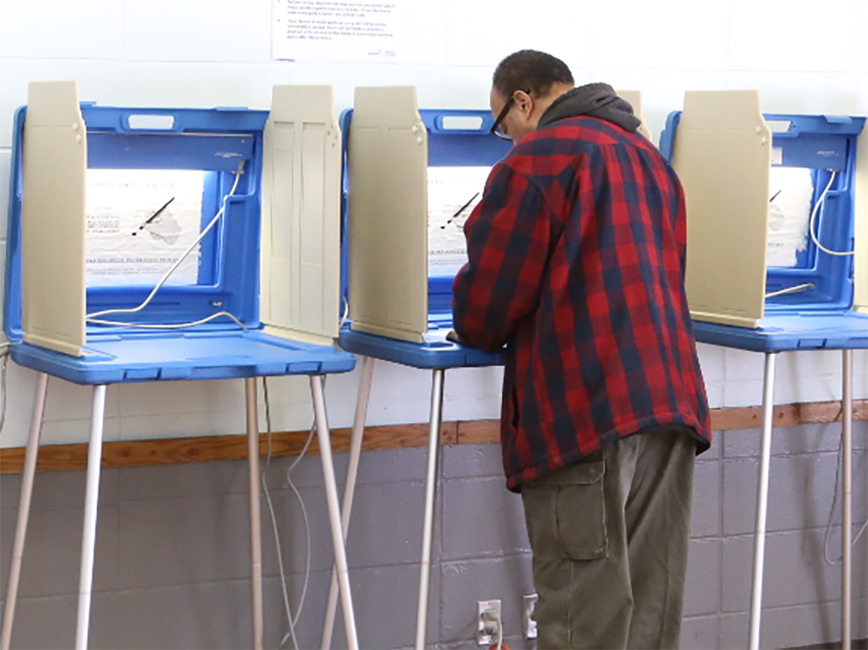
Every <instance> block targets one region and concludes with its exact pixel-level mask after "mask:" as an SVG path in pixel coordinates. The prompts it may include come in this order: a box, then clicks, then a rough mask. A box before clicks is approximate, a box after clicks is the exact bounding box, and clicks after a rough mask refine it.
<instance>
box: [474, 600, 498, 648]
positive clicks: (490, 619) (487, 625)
mask: <svg viewBox="0 0 868 650" xmlns="http://www.w3.org/2000/svg"><path fill="white" fill-rule="evenodd" d="M498 625H503V619H501V618H500V601H499V600H477V601H476V643H478V644H479V645H491V644H492V643H495V642H496V641H497V626H498Z"/></svg>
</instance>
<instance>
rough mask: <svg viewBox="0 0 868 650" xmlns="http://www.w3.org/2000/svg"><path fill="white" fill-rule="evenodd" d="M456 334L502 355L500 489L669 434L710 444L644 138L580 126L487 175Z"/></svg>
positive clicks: (676, 250) (676, 239) (674, 217)
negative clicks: (643, 437)
mask: <svg viewBox="0 0 868 650" xmlns="http://www.w3.org/2000/svg"><path fill="white" fill-rule="evenodd" d="M464 232H465V235H466V237H467V248H468V257H469V260H470V261H469V263H468V264H467V265H465V266H464V268H463V269H462V270H461V271H460V272H459V273H458V276H457V277H456V278H455V284H454V287H453V291H454V299H453V312H454V327H455V330H456V332H457V333H458V334H459V335H460V336H462V337H463V338H464V339H465V340H466V341H468V342H469V343H470V344H471V345H474V346H477V347H479V348H482V349H484V350H489V351H493V350H497V349H499V348H501V347H502V346H503V345H504V344H506V345H507V350H506V359H507V360H506V369H505V373H504V383H503V405H502V411H501V430H502V436H501V438H502V445H503V463H504V468H505V470H506V476H507V486H508V487H509V488H510V489H511V490H519V489H520V485H521V483H522V482H524V481H528V480H531V479H534V478H538V477H540V476H542V475H543V474H546V473H548V472H551V471H554V470H556V469H558V468H560V467H562V466H564V465H566V464H569V463H573V462H575V461H577V460H579V459H581V458H582V457H583V456H585V455H587V454H590V453H592V452H594V451H596V450H598V449H599V448H600V447H602V446H604V445H607V444H611V443H614V442H615V441H617V440H619V439H621V438H623V437H625V436H629V435H631V434H634V433H637V432H640V431H642V430H644V429H648V428H652V427H656V426H663V425H669V424H681V425H686V426H687V427H689V428H691V429H692V430H693V431H695V432H696V437H697V443H698V446H699V450H700V451H703V450H704V449H706V448H707V447H708V445H709V443H710V439H711V428H710V422H709V411H708V404H707V401H706V396H705V387H704V385H703V382H702V375H701V372H700V368H699V360H698V358H697V354H696V344H695V339H694V334H693V326H692V324H691V321H690V314H689V311H688V307H687V299H686V296H685V293H684V264H685V243H686V223H685V208H684V195H683V191H682V189H681V184H680V182H679V181H678V178H677V176H676V175H675V172H674V171H673V170H672V168H671V167H670V166H669V165H668V163H667V162H666V161H665V160H664V159H663V158H662V156H661V155H660V153H659V152H658V151H657V149H656V148H655V147H654V146H653V145H652V144H651V143H649V142H648V140H646V139H645V138H643V137H642V136H641V135H638V134H635V133H630V132H628V131H626V130H624V129H622V128H620V127H619V126H616V125H614V124H612V123H610V122H607V121H603V120H601V119H597V118H593V117H588V116H579V117H569V118H566V119H561V120H558V121H556V122H554V123H552V124H550V125H549V126H546V127H545V128H541V129H538V130H537V131H534V132H533V133H531V134H530V135H528V136H527V137H525V138H524V139H522V141H521V142H520V143H519V144H517V145H516V146H515V147H514V148H513V149H512V151H511V152H510V154H509V155H508V156H507V157H506V158H505V159H504V160H502V161H501V162H500V163H498V164H497V165H495V167H494V168H493V169H492V171H491V174H490V176H489V178H488V182H487V183H486V188H485V192H484V195H483V200H482V202H481V203H480V204H479V205H478V206H477V207H476V209H475V210H474V211H473V213H472V214H471V216H470V217H469V219H468V220H467V223H466V225H465V229H464Z"/></svg>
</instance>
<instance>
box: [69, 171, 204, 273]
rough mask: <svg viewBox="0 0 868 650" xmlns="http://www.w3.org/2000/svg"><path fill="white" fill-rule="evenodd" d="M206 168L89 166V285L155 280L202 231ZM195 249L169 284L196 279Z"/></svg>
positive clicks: (86, 223)
mask: <svg viewBox="0 0 868 650" xmlns="http://www.w3.org/2000/svg"><path fill="white" fill-rule="evenodd" d="M204 175H205V173H204V172H203V171H201V170H176V169H157V170H154V169H88V170H87V200H86V207H85V212H86V215H87V216H86V220H85V228H86V230H85V249H86V264H85V269H86V271H85V272H86V276H87V285H88V286H91V287H93V286H128V285H143V284H144V285H148V284H156V283H157V282H159V281H160V279H161V278H162V277H163V274H164V273H165V272H166V271H167V270H168V269H169V267H170V266H172V264H173V263H174V262H175V261H176V260H177V259H178V258H179V257H181V255H182V254H183V253H184V251H185V250H186V249H187V248H188V247H189V246H190V245H191V244H192V243H193V242H194V241H195V240H196V237H198V236H199V227H200V224H201V221H202V192H203V187H204ZM196 253H197V251H193V252H192V253H191V254H190V255H188V256H187V257H186V259H184V261H183V262H182V263H181V264H180V266H178V268H177V269H176V270H175V272H174V273H173V274H172V275H171V276H170V278H169V280H168V281H167V284H176V285H177V284H196V283H197V281H198V277H199V256H198V255H197V254H196Z"/></svg>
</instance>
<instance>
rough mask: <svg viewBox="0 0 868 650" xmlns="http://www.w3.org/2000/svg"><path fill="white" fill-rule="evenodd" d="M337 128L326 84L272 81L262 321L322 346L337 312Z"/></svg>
mask: <svg viewBox="0 0 868 650" xmlns="http://www.w3.org/2000/svg"><path fill="white" fill-rule="evenodd" d="M340 179H341V133H340V128H339V127H338V124H337V120H336V119H335V114H334V100H333V91H332V87H331V86H275V87H274V89H273V94H272V102H271V113H270V115H269V118H268V122H267V124H266V126H265V134H264V155H263V177H262V190H263V199H262V243H261V258H262V270H261V276H260V283H261V286H260V305H261V307H260V309H261V320H262V322H263V323H265V324H266V326H267V328H268V330H269V331H270V332H271V333H274V334H279V335H282V336H289V337H292V338H296V339H302V340H308V341H311V342H318V343H326V342H329V343H330V342H331V340H332V339H334V338H336V337H337V335H338V324H339V320H340V317H339V311H340V304H339V303H340V195H341V194H340Z"/></svg>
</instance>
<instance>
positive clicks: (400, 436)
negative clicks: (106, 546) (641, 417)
mask: <svg viewBox="0 0 868 650" xmlns="http://www.w3.org/2000/svg"><path fill="white" fill-rule="evenodd" d="M840 420H841V404H840V402H813V403H809V404H787V405H782V406H777V407H775V411H774V425H775V426H776V427H788V426H794V425H797V424H823V423H830V422H838V421H840ZM853 420H854V421H856V420H868V400H858V401H856V402H854V403H853ZM761 422H762V408H761V407H759V406H750V407H746V408H728V409H714V410H713V411H712V413H711V425H712V428H713V429H714V430H715V431H722V430H726V429H758V428H760V426H761ZM350 434H351V430H350V429H333V430H332V432H331V438H332V448H333V450H334V451H338V452H341V451H349V448H350ZM308 435H309V432H308V431H287V432H280V433H274V434H272V437H271V453H272V456H274V457H282V456H297V455H298V454H299V453H300V452H301V450H302V448H303V447H304V444H305V442H306V441H307V437H308ZM499 440H500V424H499V422H498V421H497V420H476V421H468V422H444V423H443V426H442V427H441V430H440V442H441V444H443V445H456V444H457V445H461V444H481V443H493V442H498V441H499ZM427 444H428V425H427V424H398V425H391V426H382V427H368V428H367V429H366V430H365V438H364V443H363V445H362V449H364V450H371V449H408V448H411V447H424V446H425V445H427ZM267 445H268V437H267V435H266V434H262V435H261V436H260V440H259V446H260V452H261V453H262V454H263V455H264V454H265V453H266V450H267ZM309 453H319V445H318V444H317V440H316V436H314V439H313V442H312V443H311V446H310V450H309ZM246 457H247V436H244V435H235V436H204V437H198V438H165V439H158V440H133V441H126V442H107V443H104V444H103V454H102V466H103V467H106V468H116V467H139V466H143V465H173V464H178V463H199V462H207V461H215V460H238V459H242V458H246ZM23 467H24V448H23V447H9V448H6V449H0V474H12V473H20V472H21V471H22V469H23ZM86 467H87V444H86V443H82V444H73V445H44V446H42V447H40V448H39V460H38V461H37V469H39V470H55V471H56V470H80V469H85V468H86Z"/></svg>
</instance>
